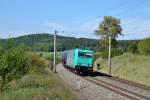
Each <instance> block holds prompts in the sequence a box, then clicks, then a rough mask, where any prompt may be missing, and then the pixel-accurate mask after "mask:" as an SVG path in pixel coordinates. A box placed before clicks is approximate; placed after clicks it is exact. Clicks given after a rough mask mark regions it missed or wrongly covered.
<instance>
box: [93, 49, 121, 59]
mask: <svg viewBox="0 0 150 100" xmlns="http://www.w3.org/2000/svg"><path fill="white" fill-rule="evenodd" d="M122 54H123V51H122V50H121V49H115V48H112V49H111V57H114V56H119V55H122ZM94 57H95V60H96V59H97V58H99V57H102V58H104V59H106V58H108V50H105V51H103V52H99V53H95V55H94Z"/></svg>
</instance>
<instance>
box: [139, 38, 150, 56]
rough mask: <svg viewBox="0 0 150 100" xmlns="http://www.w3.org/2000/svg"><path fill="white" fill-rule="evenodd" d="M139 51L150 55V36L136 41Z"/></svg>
mask: <svg viewBox="0 0 150 100" xmlns="http://www.w3.org/2000/svg"><path fill="white" fill-rule="evenodd" d="M138 50H139V53H141V54H145V55H150V38H148V39H144V40H142V41H140V42H139V43H138Z"/></svg>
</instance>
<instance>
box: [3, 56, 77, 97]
mask: <svg viewBox="0 0 150 100" xmlns="http://www.w3.org/2000/svg"><path fill="white" fill-rule="evenodd" d="M45 56H46V53H45ZM29 63H30V68H29V72H28V73H27V74H26V75H25V76H23V77H22V78H21V79H17V80H14V81H11V82H10V84H9V85H8V87H7V88H6V89H5V91H3V92H2V93H0V100H76V99H77V98H76V97H75V96H74V95H72V94H71V93H70V91H69V90H67V89H66V87H65V86H64V84H63V82H62V81H61V80H60V79H59V78H58V77H57V76H56V75H55V74H53V73H52V72H51V70H50V69H51V64H50V63H51V62H50V61H48V60H45V59H43V58H41V57H39V56H37V55H36V54H32V55H31V57H30V59H29Z"/></svg>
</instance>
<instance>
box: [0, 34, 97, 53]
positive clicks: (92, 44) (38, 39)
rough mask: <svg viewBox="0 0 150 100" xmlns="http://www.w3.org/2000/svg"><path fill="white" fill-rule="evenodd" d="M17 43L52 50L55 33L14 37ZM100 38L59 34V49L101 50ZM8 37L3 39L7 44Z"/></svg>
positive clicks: (34, 48)
mask: <svg viewBox="0 0 150 100" xmlns="http://www.w3.org/2000/svg"><path fill="white" fill-rule="evenodd" d="M13 39H14V41H15V44H16V45H19V44H22V43H24V44H25V45H27V46H29V47H30V48H32V49H33V50H34V51H52V50H53V35H52V34H47V33H41V34H30V35H25V36H20V37H16V38H13ZM99 41H100V40H96V39H87V38H75V37H65V36H57V50H58V51H63V50H65V49H72V48H86V49H93V50H99V49H100V45H99V44H100V43H99ZM6 42H7V39H1V43H2V44H5V43H6Z"/></svg>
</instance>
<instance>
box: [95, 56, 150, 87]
mask: <svg viewBox="0 0 150 100" xmlns="http://www.w3.org/2000/svg"><path fill="white" fill-rule="evenodd" d="M107 62H108V61H107V60H106V59H101V58H99V59H97V60H96V61H95V64H94V66H95V67H96V65H97V64H100V71H102V72H105V73H108V70H109V68H108V64H107ZM149 71H150V57H149V56H143V55H135V54H129V53H128V54H124V55H121V56H116V57H113V58H112V74H113V75H114V76H118V77H120V78H123V79H127V80H131V81H135V82H139V83H142V84H146V85H149V86H150V74H149Z"/></svg>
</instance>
